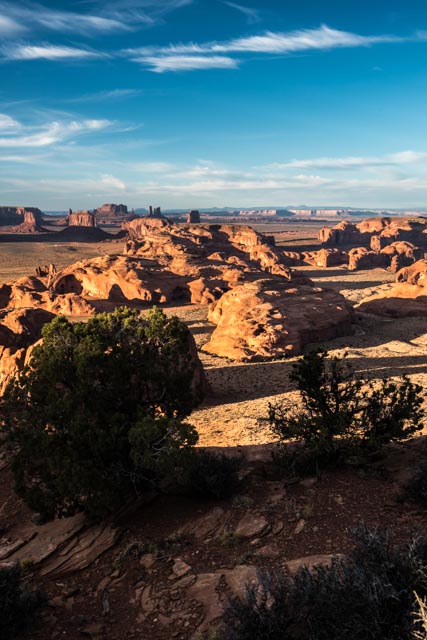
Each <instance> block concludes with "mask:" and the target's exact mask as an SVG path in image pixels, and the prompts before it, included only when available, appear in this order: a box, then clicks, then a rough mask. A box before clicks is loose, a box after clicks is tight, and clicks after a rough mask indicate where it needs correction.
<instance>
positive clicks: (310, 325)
mask: <svg viewBox="0 0 427 640" xmlns="http://www.w3.org/2000/svg"><path fill="white" fill-rule="evenodd" d="M208 319H209V320H210V321H211V322H213V323H214V324H216V325H217V326H216V329H215V330H214V332H213V334H212V336H211V339H210V341H209V342H208V343H207V344H205V345H204V347H203V349H204V350H205V351H208V352H209V353H213V354H215V355H218V356H224V357H227V358H232V359H235V360H241V361H251V360H262V359H268V358H274V357H275V358H277V357H281V356H285V355H297V354H299V353H301V350H302V348H303V346H304V345H305V344H307V343H310V342H318V341H323V340H330V339H332V338H335V337H337V336H342V335H347V334H350V333H352V319H353V311H352V309H351V307H350V305H349V304H348V303H347V302H346V300H345V298H344V297H343V296H342V295H340V294H339V293H337V292H336V291H333V290H326V289H321V288H320V287H313V286H309V285H306V284H299V283H295V284H294V283H292V282H291V283H289V282H288V283H287V282H286V281H282V282H281V281H279V280H278V279H274V280H273V279H264V280H257V281H256V282H253V283H246V284H244V285H242V286H240V287H237V288H235V289H233V290H232V291H229V292H228V293H226V294H224V295H223V296H222V298H220V300H219V301H218V302H216V303H214V304H213V305H211V307H210V310H209V315H208Z"/></svg>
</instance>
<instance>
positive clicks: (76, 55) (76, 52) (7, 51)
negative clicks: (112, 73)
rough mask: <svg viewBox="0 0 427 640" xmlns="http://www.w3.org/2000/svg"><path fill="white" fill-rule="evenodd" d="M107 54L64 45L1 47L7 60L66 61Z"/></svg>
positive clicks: (0, 54)
mask: <svg viewBox="0 0 427 640" xmlns="http://www.w3.org/2000/svg"><path fill="white" fill-rule="evenodd" d="M105 56H106V54H104V53H99V52H97V51H91V50H90V49H77V48H76V47H66V46H62V45H53V44H42V45H31V44H15V45H13V46H2V47H0V57H2V58H4V59H5V60H39V59H43V60H66V59H91V58H104V57H105Z"/></svg>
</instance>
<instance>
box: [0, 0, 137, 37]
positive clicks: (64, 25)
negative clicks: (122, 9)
mask: <svg viewBox="0 0 427 640" xmlns="http://www.w3.org/2000/svg"><path fill="white" fill-rule="evenodd" d="M0 12H1V13H2V14H3V15H4V16H5V19H6V20H8V21H10V22H12V23H14V24H16V25H18V27H19V29H21V30H22V29H25V28H27V29H28V27H34V26H39V27H41V28H43V29H46V30H50V31H60V32H71V33H73V34H75V33H78V34H79V35H82V34H86V35H92V34H93V33H94V32H104V33H109V32H117V31H130V30H131V29H132V27H131V26H130V25H128V24H126V23H123V22H121V21H120V20H117V19H115V18H112V17H108V16H102V15H91V14H80V13H75V12H73V11H60V10H54V9H49V8H47V7H45V6H43V5H42V4H38V3H34V2H28V3H21V2H19V3H18V2H13V3H12V2H1V1H0ZM0 24H1V22H0Z"/></svg>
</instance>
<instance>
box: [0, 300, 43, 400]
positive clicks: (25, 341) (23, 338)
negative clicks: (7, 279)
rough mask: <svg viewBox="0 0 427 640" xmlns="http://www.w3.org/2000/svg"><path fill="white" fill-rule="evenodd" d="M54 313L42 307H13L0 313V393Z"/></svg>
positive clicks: (21, 365) (19, 367) (27, 355)
mask: <svg viewBox="0 0 427 640" xmlns="http://www.w3.org/2000/svg"><path fill="white" fill-rule="evenodd" d="M54 317H55V314H53V313H50V312H49V311H45V310H44V309H15V310H11V311H3V312H2V313H1V315H0V393H3V391H4V389H5V387H6V385H7V383H8V382H9V380H10V379H11V378H12V377H14V376H15V375H16V374H17V373H18V372H19V371H20V370H21V369H22V368H23V367H24V365H25V364H26V362H27V359H28V357H29V351H30V350H31V348H32V346H33V345H34V343H36V342H37V341H38V340H40V338H41V331H42V328H43V326H44V325H45V324H46V323H47V322H50V321H51V320H53V318H54Z"/></svg>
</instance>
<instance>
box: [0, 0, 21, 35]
mask: <svg viewBox="0 0 427 640" xmlns="http://www.w3.org/2000/svg"><path fill="white" fill-rule="evenodd" d="M0 10H1V5H0ZM24 31H26V27H25V26H24V25H22V24H19V22H17V21H16V20H14V19H13V18H11V17H9V16H7V15H0V35H1V36H6V37H7V36H9V37H10V36H16V35H20V34H21V33H23V32H24Z"/></svg>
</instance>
